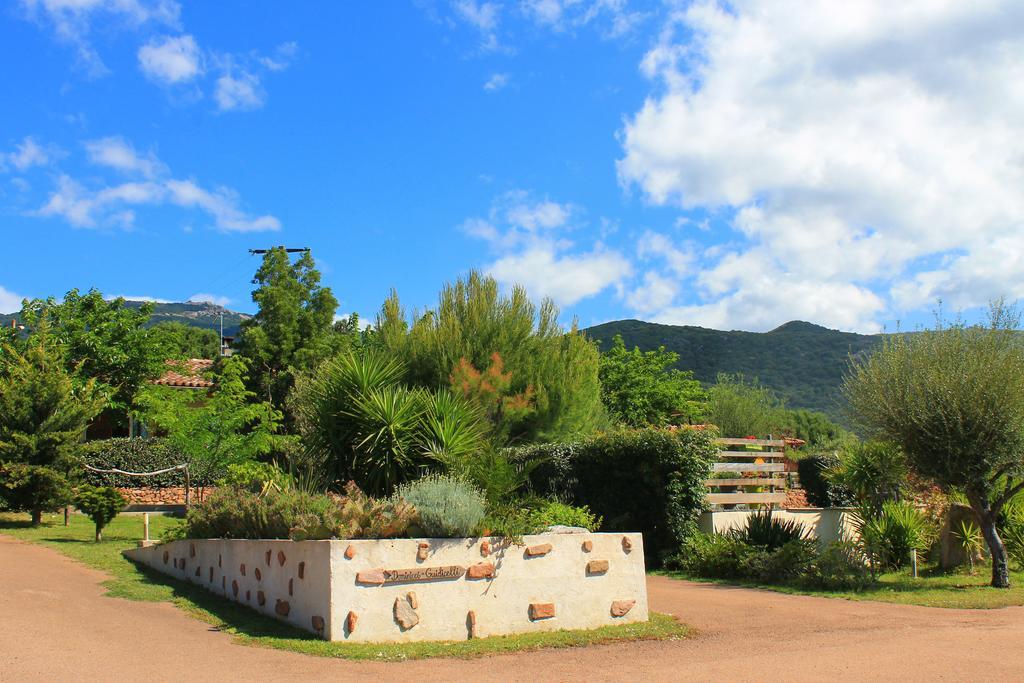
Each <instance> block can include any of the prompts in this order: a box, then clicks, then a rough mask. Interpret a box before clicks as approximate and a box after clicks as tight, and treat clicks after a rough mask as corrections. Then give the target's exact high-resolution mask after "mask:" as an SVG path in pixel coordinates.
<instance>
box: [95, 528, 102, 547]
mask: <svg viewBox="0 0 1024 683" xmlns="http://www.w3.org/2000/svg"><path fill="white" fill-rule="evenodd" d="M102 540H103V529H101V528H100V525H99V524H97V525H96V542H97V543H99V542H100V541H102Z"/></svg>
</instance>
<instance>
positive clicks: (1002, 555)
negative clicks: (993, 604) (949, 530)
mask: <svg viewBox="0 0 1024 683" xmlns="http://www.w3.org/2000/svg"><path fill="white" fill-rule="evenodd" d="M968 498H969V499H970V501H971V507H972V508H974V512H975V514H977V515H978V520H979V521H980V522H981V533H982V535H983V536H984V537H985V543H986V544H988V551H989V553H990V554H991V555H992V587H993V588H1009V587H1010V568H1009V561H1008V559H1007V556H1006V546H1005V545H1003V539H1001V538H999V531H997V530H996V515H995V513H994V512H992V505H991V504H990V503H989V502H988V497H987V496H968Z"/></svg>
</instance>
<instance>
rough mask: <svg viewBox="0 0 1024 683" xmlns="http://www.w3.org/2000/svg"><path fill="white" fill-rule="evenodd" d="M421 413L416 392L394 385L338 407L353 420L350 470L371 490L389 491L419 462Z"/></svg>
mask: <svg viewBox="0 0 1024 683" xmlns="http://www.w3.org/2000/svg"><path fill="white" fill-rule="evenodd" d="M422 413H423V402H422V399H421V397H420V395H419V393H418V392H416V391H411V390H409V389H406V388H404V387H398V386H395V387H384V388H381V389H373V390H371V391H369V392H368V393H366V394H363V395H360V396H357V397H356V399H355V401H354V402H353V404H352V405H351V406H349V407H348V408H346V409H345V410H343V411H342V414H343V415H345V416H347V417H349V418H351V419H352V421H353V423H354V427H353V444H352V461H351V471H352V473H353V475H354V477H355V479H356V481H359V482H361V483H362V484H363V487H364V488H366V489H367V490H368V491H370V492H371V493H373V494H387V493H389V492H390V491H392V490H393V489H394V487H395V486H397V485H398V484H400V483H401V482H403V481H405V480H406V479H408V478H409V477H410V476H412V474H413V473H414V472H415V471H416V468H417V466H419V465H421V464H422V462H423V459H422V457H421V452H420V451H419V450H418V448H417V442H418V441H419V436H420V434H419V425H420V417H421V415H422Z"/></svg>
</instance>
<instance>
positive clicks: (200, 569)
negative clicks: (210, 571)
mask: <svg viewBox="0 0 1024 683" xmlns="http://www.w3.org/2000/svg"><path fill="white" fill-rule="evenodd" d="M202 571H203V568H202V567H196V578H197V579H198V578H199V575H200V574H202Z"/></svg>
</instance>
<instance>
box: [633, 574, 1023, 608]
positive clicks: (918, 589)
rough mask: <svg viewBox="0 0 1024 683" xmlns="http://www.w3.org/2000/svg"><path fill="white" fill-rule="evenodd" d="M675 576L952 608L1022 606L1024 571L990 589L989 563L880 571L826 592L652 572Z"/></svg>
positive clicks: (794, 593)
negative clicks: (853, 585)
mask: <svg viewBox="0 0 1024 683" xmlns="http://www.w3.org/2000/svg"><path fill="white" fill-rule="evenodd" d="M653 573H657V574H660V575H662V576H668V577H670V578H674V579H686V580H688V581H700V582H705V583H719V584H725V585H731V586H746V587H749V588H763V589H765V590H772V591H776V592H779V593H789V594H791V595H817V596H820V597H825V598H841V599H844V600H873V601H876V602H894V603H899V604H902V605H923V606H925V607H946V608H954V609H993V608H997V607H1011V606H1015V605H1024V572H1019V571H1012V570H1011V572H1010V586H1011V587H1010V588H1008V589H1004V588H992V587H991V586H989V585H988V584H989V581H990V580H991V566H990V565H983V566H982V565H979V566H978V567H977V568H976V571H975V574H974V575H973V576H972V575H970V574H968V573H967V572H966V571H963V572H941V571H938V570H937V569H933V568H925V569H921V570H920V571H919V574H918V576H919V578H917V579H914V578H912V577H911V576H910V574H909V570H908V571H907V572H900V573H889V574H882V575H881V576H880V577H879V580H878V584H877V585H876V586H873V587H871V588H868V589H866V590H863V591H826V590H813V589H806V588H797V587H793V586H779V585H770V584H759V583H752V582H745V581H733V580H730V581H725V580H719V579H701V578H694V577H691V576H688V575H686V574H684V573H682V572H668V571H666V572H653Z"/></svg>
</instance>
